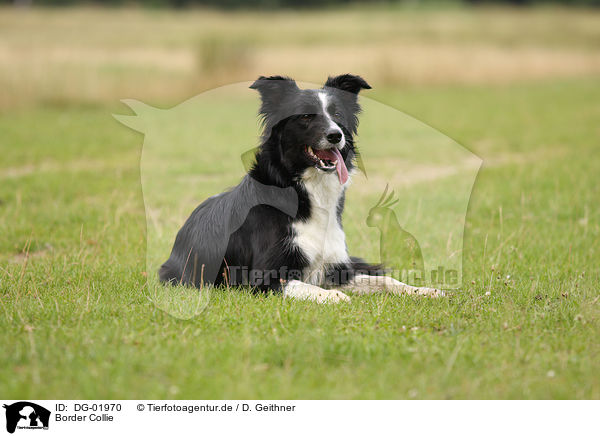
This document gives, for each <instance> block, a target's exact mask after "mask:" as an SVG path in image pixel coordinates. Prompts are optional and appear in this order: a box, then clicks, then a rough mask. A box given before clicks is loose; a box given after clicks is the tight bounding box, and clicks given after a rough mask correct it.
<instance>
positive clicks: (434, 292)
mask: <svg viewBox="0 0 600 436" xmlns="http://www.w3.org/2000/svg"><path fill="white" fill-rule="evenodd" d="M413 293H414V294H416V295H425V296H427V297H431V298H439V297H445V296H446V294H445V293H444V291H441V290H439V289H435V288H414V291H413Z"/></svg>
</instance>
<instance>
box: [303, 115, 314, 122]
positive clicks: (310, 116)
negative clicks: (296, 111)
mask: <svg viewBox="0 0 600 436" xmlns="http://www.w3.org/2000/svg"><path fill="white" fill-rule="evenodd" d="M300 119H301V120H302V121H310V120H311V119H312V115H311V114H303V115H300Z"/></svg>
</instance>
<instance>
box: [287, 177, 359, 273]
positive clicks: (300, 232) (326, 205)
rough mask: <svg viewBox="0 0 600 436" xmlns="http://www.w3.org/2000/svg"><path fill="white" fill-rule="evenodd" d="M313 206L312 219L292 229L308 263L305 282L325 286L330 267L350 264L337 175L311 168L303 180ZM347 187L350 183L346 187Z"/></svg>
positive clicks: (341, 191)
mask: <svg viewBox="0 0 600 436" xmlns="http://www.w3.org/2000/svg"><path fill="white" fill-rule="evenodd" d="M302 179H303V181H304V186H305V187H306V190H307V192H308V195H309V198H310V202H311V215H310V218H309V219H308V220H307V221H305V222H297V223H295V224H294V225H293V228H294V231H295V234H296V237H295V240H294V242H295V243H296V245H298V246H299V247H300V249H301V250H302V252H303V254H304V255H305V256H306V257H307V259H308V261H309V266H308V268H306V269H305V271H304V272H303V275H304V277H303V278H302V279H303V280H304V281H305V282H307V283H311V284H314V285H320V284H322V282H323V280H324V272H325V268H326V266H327V265H329V264H337V263H343V262H348V261H349V257H348V251H347V249H346V236H345V235H344V231H343V230H342V227H341V226H340V224H339V222H338V219H337V205H338V202H339V199H340V196H341V195H342V193H343V192H344V189H345V186H342V185H341V184H340V182H339V180H338V177H337V174H336V173H335V172H334V173H323V172H322V171H319V170H317V169H316V168H309V169H308V170H306V172H305V174H304V176H303V177H302ZM346 185H347V183H346Z"/></svg>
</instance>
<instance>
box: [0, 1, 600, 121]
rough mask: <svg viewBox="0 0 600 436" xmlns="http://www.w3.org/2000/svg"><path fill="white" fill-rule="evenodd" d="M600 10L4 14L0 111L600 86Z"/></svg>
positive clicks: (21, 8)
mask: <svg viewBox="0 0 600 436" xmlns="http://www.w3.org/2000/svg"><path fill="white" fill-rule="evenodd" d="M594 5H596V6H597V5H600V1H599V0H574V1H562V2H559V1H554V2H544V1H535V0H532V1H526V0H514V1H511V2H485V1H477V2H460V1H447V2H441V3H440V2H433V3H432V2H427V1H417V0H415V1H400V2H398V1H394V2H370V1H363V2H360V1H359V2H351V3H350V2H348V1H345V0H341V1H336V0H326V1H324V2H317V1H316V0H309V1H300V0H251V1H242V0H225V1H223V2H220V1H217V0H147V1H146V0H140V1H136V2H129V1H121V0H110V1H107V2H95V3H90V2H88V1H77V0H33V1H31V0H15V1H14V2H12V1H4V2H0V89H1V90H2V91H1V92H0V110H6V109H15V108H17V107H23V106H31V105H40V104H42V105H48V104H50V105H56V104H59V105H71V104H105V103H108V104H116V103H117V102H118V100H119V99H122V98H136V99H141V100H144V101H146V102H148V103H153V104H157V105H172V104H176V103H178V102H180V101H182V100H184V99H187V98H189V97H191V96H193V95H195V94H197V93H198V92H201V91H203V90H206V89H208V88H211V87H214V86H217V85H222V84H228V83H232V82H236V81H247V80H252V79H254V78H255V77H257V76H258V75H260V74H267V75H268V74H286V75H289V76H292V77H294V78H296V79H298V80H301V81H308V82H315V83H321V82H322V81H323V79H324V78H325V77H326V76H327V75H328V74H335V73H345V72H353V73H358V74H362V75H364V76H365V77H367V78H368V80H369V82H371V83H372V85H374V88H375V91H374V92H377V90H380V91H381V90H382V89H383V88H384V87H394V88H401V87H415V86H416V87H420V86H433V85H453V84H460V85H471V84H473V85H476V86H478V85H490V84H505V83H511V82H523V81H532V80H543V79H553V78H573V77H575V78H576V77H583V76H595V75H597V74H598V73H600V50H599V48H600V13H599V12H600V10H598V9H595V7H594Z"/></svg>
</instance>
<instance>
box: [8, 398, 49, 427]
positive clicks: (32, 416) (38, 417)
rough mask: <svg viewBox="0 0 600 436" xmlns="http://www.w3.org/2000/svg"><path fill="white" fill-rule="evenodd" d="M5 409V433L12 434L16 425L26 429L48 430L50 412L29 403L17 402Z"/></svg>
mask: <svg viewBox="0 0 600 436" xmlns="http://www.w3.org/2000/svg"><path fill="white" fill-rule="evenodd" d="M3 407H4V408H5V409H6V431H8V432H9V433H14V432H15V430H16V428H17V425H18V426H19V427H26V428H48V424H49V422H50V411H49V410H48V409H45V408H44V407H42V406H38V405H37V404H35V403H30V402H29V401H19V402H18V403H13V404H11V405H10V406H8V405H6V404H5V405H4V406H3Z"/></svg>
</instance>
